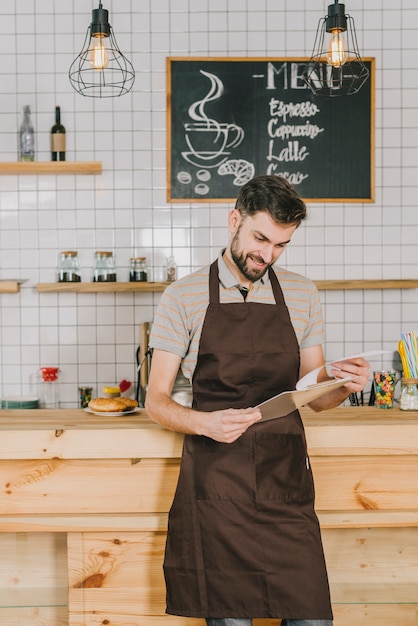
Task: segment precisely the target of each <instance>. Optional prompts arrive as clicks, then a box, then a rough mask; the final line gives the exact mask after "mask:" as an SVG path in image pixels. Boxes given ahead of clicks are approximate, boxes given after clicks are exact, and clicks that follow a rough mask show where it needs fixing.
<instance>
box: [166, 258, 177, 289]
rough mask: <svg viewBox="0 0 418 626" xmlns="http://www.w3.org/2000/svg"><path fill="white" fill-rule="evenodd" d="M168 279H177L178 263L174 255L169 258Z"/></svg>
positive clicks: (172, 280) (170, 280) (171, 280)
mask: <svg viewBox="0 0 418 626" xmlns="http://www.w3.org/2000/svg"><path fill="white" fill-rule="evenodd" d="M166 267H167V281H168V282H170V283H172V282H174V281H175V280H177V263H176V261H175V259H174V257H173V256H169V257H168V258H167V266H166Z"/></svg>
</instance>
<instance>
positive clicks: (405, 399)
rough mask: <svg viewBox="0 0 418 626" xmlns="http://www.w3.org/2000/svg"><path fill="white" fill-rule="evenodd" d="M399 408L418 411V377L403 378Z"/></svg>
mask: <svg viewBox="0 0 418 626" xmlns="http://www.w3.org/2000/svg"><path fill="white" fill-rule="evenodd" d="M399 408H400V409H402V411H418V378H402V380H401V393H400V394H399Z"/></svg>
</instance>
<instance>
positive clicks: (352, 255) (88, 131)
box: [0, 0, 418, 407]
mask: <svg viewBox="0 0 418 626" xmlns="http://www.w3.org/2000/svg"><path fill="white" fill-rule="evenodd" d="M330 3H331V0H329V1H328V2H324V1H320V0H316V1H315V2H314V0H108V1H107V2H104V3H103V4H104V8H106V9H109V12H110V22H111V24H112V26H113V28H114V31H115V34H116V36H117V40H118V43H119V45H120V47H121V49H122V50H123V51H124V52H125V53H126V54H127V56H128V57H129V58H130V59H131V61H132V62H133V64H134V66H135V70H136V82H135V85H134V88H133V91H132V92H131V93H130V94H128V95H125V96H123V97H121V98H116V99H113V98H112V99H104V100H99V99H91V98H83V97H82V96H80V95H78V94H76V93H75V92H74V91H73V89H72V87H71V86H70V83H69V81H68V68H69V66H70V64H71V62H72V60H73V58H74V57H75V56H76V54H77V53H78V52H79V51H80V49H81V46H82V43H83V41H84V35H85V31H86V29H87V27H88V25H89V23H90V21H91V10H92V9H93V8H97V7H98V3H97V2H88V1H86V0H68V1H66V2H62V1H60V0H55V1H54V0H36V1H35V0H25V1H24V2H23V1H22V0H0V54H1V57H0V59H1V63H0V160H1V161H16V160H17V128H18V126H19V124H20V111H21V108H22V106H23V105H25V104H29V105H30V106H31V109H32V111H33V121H34V125H35V127H36V141H37V146H36V150H37V160H42V161H47V160H49V129H50V127H51V126H52V124H53V121H54V119H53V118H54V107H55V105H60V106H61V109H62V121H63V123H64V125H65V126H66V129H67V159H68V160H78V161H81V160H101V161H102V162H103V174H102V175H100V176H61V177H59V176H33V177H32V176H21V177H18V176H0V278H2V279H4V278H25V279H28V281H27V282H26V283H24V285H23V286H22V289H21V292H20V294H10V295H0V324H1V336H0V396H4V395H15V394H20V393H28V392H29V391H30V386H29V383H30V378H31V375H32V374H33V373H34V372H36V371H37V369H38V368H39V366H45V365H58V366H59V367H60V368H61V370H62V374H61V380H62V393H61V397H62V406H66V407H70V406H75V405H76V402H77V385H78V383H92V384H93V385H94V386H95V389H96V390H98V391H99V392H100V390H101V387H102V385H103V384H104V383H115V382H118V381H120V380H121V379H122V378H129V379H130V380H133V379H134V378H135V367H134V360H135V349H136V345H137V343H138V340H139V324H140V323H141V322H142V321H150V320H152V317H153V310H154V306H155V304H156V303H157V301H158V294H157V295H152V294H146V295H132V294H121V295H114V294H101V295H94V294H92V295H90V294H78V295H77V294H53V293H52V294H39V293H38V292H37V291H36V288H35V285H36V283H37V282H52V281H54V280H55V268H56V263H57V256H58V253H59V251H60V250H68V249H74V250H78V253H79V258H80V263H81V266H82V268H83V270H82V274H83V279H84V280H90V268H91V266H92V259H93V253H94V250H96V249H111V250H113V251H114V253H115V256H116V261H117V266H118V277H119V279H120V280H127V277H128V265H129V258H130V257H131V256H136V255H145V256H146V257H147V259H148V264H149V267H150V272H151V277H154V279H159V278H161V271H162V267H163V265H164V262H165V258H166V256H168V255H169V254H172V253H173V254H174V256H175V258H176V260H177V262H178V264H179V274H180V275H184V274H186V273H188V272H189V271H190V270H192V269H195V268H197V267H199V266H201V265H202V264H205V263H208V262H209V261H211V260H212V259H213V258H214V257H215V256H216V253H217V251H218V248H219V247H221V246H222V245H223V244H224V243H225V242H226V227H225V224H226V215H227V211H228V209H229V208H230V205H228V204H177V203H176V204H173V205H171V204H167V203H166V184H165V180H166V169H165V156H166V154H165V141H166V117H165V116H166V94H165V80H166V77H165V60H166V57H167V56H276V57H277V56H279V57H280V56H309V54H310V52H311V49H312V45H313V40H314V34H315V30H316V26H317V23H318V20H319V18H320V17H322V16H323V15H325V13H326V6H327V5H328V4H330ZM396 5H397V6H396ZM346 11H347V12H348V13H350V14H351V15H352V16H353V17H354V19H355V22H356V27H357V34H358V38H359V46H360V49H361V51H362V54H363V55H364V56H367V57H375V58H376V155H375V163H376V172H375V174H376V202H375V203H374V204H364V205H362V204H349V203H347V204H340V203H336V204H328V203H327V204H322V203H312V204H311V205H310V206H309V210H310V219H309V221H308V222H307V223H306V224H305V225H304V226H303V227H301V229H300V230H299V231H298V232H297V234H296V237H295V240H294V243H292V245H291V246H290V247H289V249H288V251H287V252H286V257H285V259H284V262H283V263H284V264H287V265H288V266H289V267H291V268H292V269H295V270H296V271H301V272H303V273H306V274H307V275H309V276H310V277H311V278H313V279H331V278H338V279H350V278H352V279H367V278H382V279H389V278H418V267H417V241H418V211H417V197H418V169H417V164H418V158H417V157H418V122H417V119H418V116H417V110H416V102H417V101H418V72H417V67H418V0H400V2H398V3H394V2H393V0H347V1H346ZM327 174H328V173H327V172H324V175H327ZM322 298H323V302H324V310H325V314H326V319H327V337H326V339H327V342H326V352H327V357H328V358H333V357H337V356H341V355H342V354H352V353H354V352H358V351H360V350H371V349H377V348H381V347H384V348H386V349H388V350H394V349H395V348H396V345H397V341H398V338H399V335H400V332H401V331H405V330H412V329H417V327H418V312H417V310H418V307H417V305H418V293H417V290H403V291H400V290H389V291H381V290H377V291H365V292H363V291H346V292H342V291H341V292H322ZM374 364H375V365H376V366H378V367H380V366H381V365H388V364H390V357H389V358H388V360H387V362H386V363H385V362H384V360H377V361H376V362H375V363H374Z"/></svg>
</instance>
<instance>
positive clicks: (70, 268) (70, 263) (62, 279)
mask: <svg viewBox="0 0 418 626" xmlns="http://www.w3.org/2000/svg"><path fill="white" fill-rule="evenodd" d="M80 281H81V276H80V271H79V267H78V255H77V252H76V251H75V250H64V252H61V253H60V257H59V261H58V282H59V283H79V282H80Z"/></svg>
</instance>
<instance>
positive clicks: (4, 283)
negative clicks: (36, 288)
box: [0, 278, 26, 293]
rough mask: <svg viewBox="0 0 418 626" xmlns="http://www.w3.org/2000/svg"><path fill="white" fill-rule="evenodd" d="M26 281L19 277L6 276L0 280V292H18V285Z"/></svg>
mask: <svg viewBox="0 0 418 626" xmlns="http://www.w3.org/2000/svg"><path fill="white" fill-rule="evenodd" d="M24 282H26V279H25V280H20V279H17V280H16V279H10V280H8V279H7V278H6V279H4V280H0V293H19V291H20V285H21V284H22V283H24Z"/></svg>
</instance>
